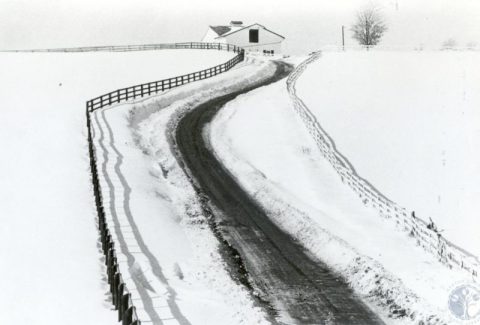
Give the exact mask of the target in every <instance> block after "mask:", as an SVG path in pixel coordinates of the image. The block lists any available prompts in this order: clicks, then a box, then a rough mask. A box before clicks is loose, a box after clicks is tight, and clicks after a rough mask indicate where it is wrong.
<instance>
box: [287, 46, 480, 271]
mask: <svg viewBox="0 0 480 325" xmlns="http://www.w3.org/2000/svg"><path fill="white" fill-rule="evenodd" d="M319 57H320V52H315V53H313V54H312V55H311V56H310V57H309V58H308V59H307V60H305V61H304V62H302V63H301V64H300V65H299V66H298V67H297V68H296V69H295V70H294V71H293V72H292V73H291V74H290V76H289V77H288V79H287V89H288V93H289V95H290V98H291V100H292V102H293V106H294V109H295V111H296V112H297V114H298V115H299V116H300V118H301V119H302V121H303V123H304V124H305V126H306V128H307V129H308V131H309V133H310V135H311V136H312V137H313V139H314V140H315V142H316V143H317V145H318V147H319V149H320V151H321V152H322V154H323V156H324V157H325V158H326V159H327V160H328V161H329V162H330V164H331V165H332V167H333V168H334V169H335V171H336V172H337V174H338V175H339V176H340V178H341V180H342V182H343V183H345V184H346V185H347V186H349V187H350V188H351V189H352V190H353V191H355V193H356V194H357V195H358V196H359V197H360V199H361V200H362V201H363V203H364V204H365V205H370V206H371V207H372V208H374V209H375V210H377V212H378V213H379V215H380V216H382V217H385V218H390V219H393V220H395V222H396V223H397V225H399V226H400V227H402V228H403V229H404V230H406V231H408V232H409V234H410V235H411V236H412V237H413V238H415V240H416V241H417V244H418V245H419V246H421V247H423V248H424V249H425V250H426V251H428V252H429V253H431V254H432V255H434V256H435V257H436V258H438V260H439V261H441V262H442V263H444V264H446V265H447V266H449V267H450V268H453V267H454V266H456V267H459V268H461V269H463V270H465V271H466V272H468V273H469V274H471V275H472V276H473V277H475V278H478V274H479V272H480V260H479V259H478V257H477V256H475V255H473V254H471V253H469V252H467V251H466V250H464V249H462V248H460V247H458V246H457V245H455V244H453V243H452V242H450V241H448V240H447V239H446V238H445V237H443V236H442V234H441V233H440V232H438V230H437V229H436V227H435V225H434V224H433V222H430V223H429V222H426V221H425V220H423V219H421V218H419V217H417V216H415V215H414V214H413V213H412V214H409V213H407V210H406V209H405V208H404V207H401V206H399V205H398V204H397V203H395V202H393V201H392V200H390V199H388V198H387V197H386V196H385V195H383V194H382V193H380V191H378V190H377V189H376V188H375V187H374V186H373V185H372V184H370V183H369V182H368V181H367V180H365V179H364V178H362V177H360V176H359V175H358V174H357V172H356V171H355V169H354V167H353V166H352V165H351V164H350V162H349V161H348V160H347V159H346V158H345V157H344V156H343V155H342V154H341V153H340V152H339V151H338V150H337V148H336V147H335V143H334V142H333V140H332V139H331V138H330V136H329V135H328V134H327V133H326V132H325V130H323V128H322V127H321V126H320V123H318V121H317V119H316V117H315V115H314V114H313V113H312V112H311V111H310V110H309V109H308V107H307V106H306V105H305V104H304V103H303V101H302V100H301V99H300V98H299V97H298V96H297V94H296V89H295V83H296V81H297V79H298V78H299V77H300V75H301V74H302V73H303V71H304V70H305V69H306V67H307V65H308V64H310V63H312V62H313V61H315V60H317V59H318V58H319Z"/></svg>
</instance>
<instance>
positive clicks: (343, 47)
mask: <svg viewBox="0 0 480 325" xmlns="http://www.w3.org/2000/svg"><path fill="white" fill-rule="evenodd" d="M342 49H343V50H344V51H345V26H343V25H342Z"/></svg>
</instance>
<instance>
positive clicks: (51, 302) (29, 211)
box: [0, 50, 233, 324]
mask: <svg viewBox="0 0 480 325" xmlns="http://www.w3.org/2000/svg"><path fill="white" fill-rule="evenodd" d="M232 56H233V54H232V53H227V52H223V51H201V50H199V51H191V50H169V51H156V52H135V53H77V54H14V53H11V54H8V53H0V69H1V71H2V73H1V75H0V85H1V87H0V89H1V90H0V98H1V114H2V122H1V127H0V147H1V148H2V159H1V160H0V179H1V183H2V187H1V189H0V197H2V204H1V209H2V210H1V211H2V213H1V215H0V221H1V227H0V247H1V249H0V260H1V261H2V267H1V269H0V279H1V281H2V285H1V286H0V288H1V294H0V306H2V307H1V308H0V309H1V311H2V312H1V313H0V323H2V324H7V323H19V324H86V323H87V324H109V323H110V324H114V323H116V316H117V315H116V313H115V312H113V311H111V310H110V309H111V303H110V297H109V296H108V295H107V294H106V293H107V292H108V288H107V286H106V283H105V282H104V278H103V274H104V268H103V260H102V258H101V253H100V251H99V247H98V239H99V238H98V230H97V227H96V220H95V219H96V211H95V210H94V205H93V197H92V192H91V188H90V186H91V185H90V179H89V177H90V174H89V163H88V152H87V147H86V146H87V142H86V135H85V101H86V100H87V99H89V98H92V97H95V96H97V95H98V94H101V93H105V92H107V91H111V90H113V89H116V88H120V87H124V86H129V85H132V84H135V83H141V82H147V81H152V80H157V79H162V78H166V77H171V76H176V75H179V74H183V73H186V72H191V71H195V70H200V69H204V68H207V67H210V66H214V65H217V64H218V63H221V62H224V61H227V60H228V59H229V58H231V57H232ZM193 58H195V59H193Z"/></svg>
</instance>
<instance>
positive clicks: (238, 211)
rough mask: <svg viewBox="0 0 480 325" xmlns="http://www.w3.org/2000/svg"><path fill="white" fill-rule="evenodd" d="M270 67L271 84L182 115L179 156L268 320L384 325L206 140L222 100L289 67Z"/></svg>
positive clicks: (232, 263) (231, 261) (237, 273)
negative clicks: (269, 211) (280, 224)
mask: <svg viewBox="0 0 480 325" xmlns="http://www.w3.org/2000/svg"><path fill="white" fill-rule="evenodd" d="M275 64H276V72H275V74H274V75H273V76H272V77H270V78H269V79H268V80H266V81H263V82H260V83H257V84H253V85H248V86H246V87H245V88H244V89H242V90H240V91H236V92H232V93H230V94H228V95H224V96H220V97H217V98H214V99H212V100H210V101H208V102H206V103H204V104H201V105H199V106H198V107H196V108H195V109H194V110H192V111H190V112H189V113H187V114H186V115H185V116H184V117H183V118H182V119H181V120H180V121H179V124H178V126H177V129H176V133H175V135H174V137H175V139H172V140H174V141H173V142H174V143H176V145H175V146H176V151H177V153H176V154H177V159H178V160H179V162H180V164H181V165H182V166H183V167H184V170H185V172H186V173H187V175H188V176H189V177H190V179H191V180H192V183H193V184H194V186H195V188H196V190H197V192H198V194H199V196H200V197H201V198H202V203H203V205H204V210H205V212H206V213H207V214H210V215H211V218H209V223H210V226H211V227H212V229H213V230H214V232H215V234H216V235H217V237H218V238H219V239H220V242H221V243H222V245H221V247H222V250H223V252H222V253H223V255H224V256H225V257H226V261H227V264H228V265H229V267H230V271H231V273H232V275H233V276H234V277H236V278H237V279H238V280H239V281H241V282H243V283H244V284H245V285H247V286H248V287H249V288H250V289H251V290H252V292H255V293H256V294H257V296H258V297H259V298H258V301H259V303H260V304H261V305H263V306H264V307H267V310H268V311H269V313H270V315H271V316H272V320H273V322H279V323H296V324H382V321H381V320H380V319H379V318H378V317H377V316H376V315H375V314H374V313H373V312H372V311H371V310H370V309H369V308H368V307H367V306H366V305H365V304H364V303H363V302H361V301H360V299H359V298H358V297H356V296H355V295H354V294H353V292H352V290H351V289H350V288H349V287H348V285H347V284H346V283H345V282H344V281H343V280H342V279H341V278H340V277H339V276H338V275H336V274H335V273H333V272H332V271H331V270H330V269H329V267H328V266H327V265H325V264H324V263H322V262H321V261H319V260H317V259H315V258H313V257H312V256H311V254H308V253H307V252H306V251H305V249H304V248H303V247H302V246H301V245H299V244H297V243H296V241H295V240H294V239H293V238H292V237H291V236H290V235H288V234H287V233H285V232H284V231H282V230H281V229H279V228H278V227H277V226H276V225H275V224H274V223H273V222H272V221H271V220H270V219H269V218H268V217H267V215H266V213H265V212H264V211H263V210H262V208H261V207H260V206H259V205H258V204H257V203H256V202H255V201H254V200H253V199H252V198H251V197H250V196H249V195H248V194H247V193H246V192H245V191H244V190H243V189H242V188H241V187H240V186H239V185H238V183H237V181H236V180H235V178H234V177H233V176H232V175H231V174H230V173H229V172H228V171H227V170H226V169H225V168H224V166H223V165H222V164H221V163H220V162H219V161H218V160H217V159H216V157H215V155H214V154H213V153H212V151H211V150H210V149H209V145H208V141H206V140H205V139H204V137H203V130H204V127H205V125H206V124H208V123H209V122H210V121H211V120H212V118H213V117H214V116H215V114H216V113H217V112H218V111H219V110H220V109H221V108H222V107H223V106H224V105H225V103H227V102H228V101H230V100H232V99H234V98H235V97H237V96H238V95H240V94H243V93H246V92H248V91H251V90H253V89H255V88H258V87H260V86H266V85H268V84H270V83H273V82H276V81H278V80H280V79H282V78H284V77H286V76H287V75H288V74H289V73H290V71H291V70H292V67H291V66H290V65H287V64H286V63H281V62H275ZM238 255H239V256H238Z"/></svg>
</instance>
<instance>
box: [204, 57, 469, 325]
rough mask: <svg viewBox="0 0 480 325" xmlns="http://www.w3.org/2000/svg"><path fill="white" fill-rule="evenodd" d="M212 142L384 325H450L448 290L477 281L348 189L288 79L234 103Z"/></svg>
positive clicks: (211, 133) (275, 216)
mask: <svg viewBox="0 0 480 325" xmlns="http://www.w3.org/2000/svg"><path fill="white" fill-rule="evenodd" d="M331 60H332V61H334V58H332V59H331ZM340 66H341V65H338V66H337V70H340ZM307 70H308V69H307ZM349 73H351V71H350V70H349ZM345 74H347V72H345ZM322 75H323V73H320V72H318V75H317V76H319V77H322ZM326 77H327V76H325V78H326ZM301 78H302V77H301ZM312 88H315V89H318V87H316V86H315V87H314V86H312ZM364 88H368V87H364ZM332 91H333V90H332ZM311 96H313V94H311ZM314 104H316V102H314ZM332 115H333V114H332ZM355 135H356V136H357V137H360V136H361V135H360V134H358V133H357V134H355ZM205 136H206V137H209V139H210V142H211V145H212V147H213V149H214V151H215V153H216V155H217V157H218V158H219V159H221V160H222V161H223V163H224V164H225V166H226V167H227V168H228V169H229V170H230V171H231V172H232V174H233V175H235V176H236V177H237V179H238V180H239V182H240V184H241V185H242V186H243V187H244V189H245V190H246V191H247V192H249V193H250V194H251V195H253V196H254V197H255V198H256V199H257V200H258V202H259V203H260V204H262V205H263V206H264V208H265V209H266V210H267V211H268V213H269V214H270V216H271V218H272V220H274V221H275V222H276V223H277V224H278V225H279V226H280V227H282V228H283V229H284V230H285V231H287V232H289V233H290V234H292V235H293V236H294V237H296V238H297V239H298V240H299V241H300V242H301V243H302V244H303V245H305V247H307V249H309V250H310V251H311V252H312V253H313V254H314V255H316V256H317V257H318V258H320V259H321V260H323V261H325V262H326V263H327V264H329V265H330V266H332V268H333V269H334V270H335V271H336V272H338V273H339V274H340V275H342V276H343V277H344V278H345V279H346V280H347V281H348V282H349V284H350V285H351V286H352V288H353V289H354V290H355V291H356V292H357V293H358V294H359V295H360V296H361V297H362V298H363V299H364V300H365V301H366V302H367V303H368V304H369V305H370V307H371V308H372V309H374V310H376V311H377V312H378V313H379V314H380V315H381V316H382V318H383V319H384V320H385V322H386V323H388V324H397V323H400V324H417V323H419V322H420V321H423V322H425V323H427V324H436V323H439V324H442V323H450V322H451V321H452V320H451V318H450V314H449V312H448V307H447V300H448V295H449V292H450V289H451V287H452V285H454V284H455V283H457V282H459V281H471V279H469V278H468V277H467V276H466V275H465V274H464V273H463V272H461V271H458V270H449V269H447V268H446V267H445V266H444V265H442V264H440V263H439V262H438V261H437V260H436V259H435V258H434V257H432V256H431V255H430V254H428V253H426V252H425V251H423V250H422V249H421V248H420V247H418V246H416V244H415V241H414V240H412V239H411V238H409V237H408V234H406V233H404V232H403V231H401V230H399V229H397V228H396V227H395V226H394V225H393V223H392V222H391V221H390V220H385V219H382V218H380V217H378V214H377V213H376V211H375V210H371V208H367V207H365V206H364V205H363V204H362V202H361V201H360V200H359V199H358V197H357V196H356V195H355V193H354V192H353V191H351V190H350V189H349V188H348V187H346V186H345V185H344V184H343V183H342V182H341V180H340V178H339V177H338V175H337V174H336V172H335V170H334V169H333V168H332V167H331V166H330V164H329V163H328V161H326V160H325V159H324V158H323V156H322V155H321V152H320V151H319V149H318V148H317V146H316V143H315V142H314V141H313V140H312V138H311V137H310V135H309V134H308V132H307V130H306V129H305V128H304V126H303V123H302V121H301V120H300V119H299V117H297V115H296V113H295V112H294V110H293V107H292V105H291V103H290V99H289V96H288V93H287V90H286V85H285V81H284V80H282V81H279V82H277V83H275V84H273V85H271V86H267V87H263V88H260V89H257V90H255V91H252V92H250V93H248V94H245V95H242V96H239V97H238V98H237V99H235V100H234V101H232V102H230V103H228V104H227V105H226V106H225V107H224V108H223V109H222V110H221V111H220V113H219V114H218V115H217V116H216V117H215V119H214V120H213V122H212V123H211V125H210V127H209V130H208V132H206V133H205ZM334 139H335V137H334Z"/></svg>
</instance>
